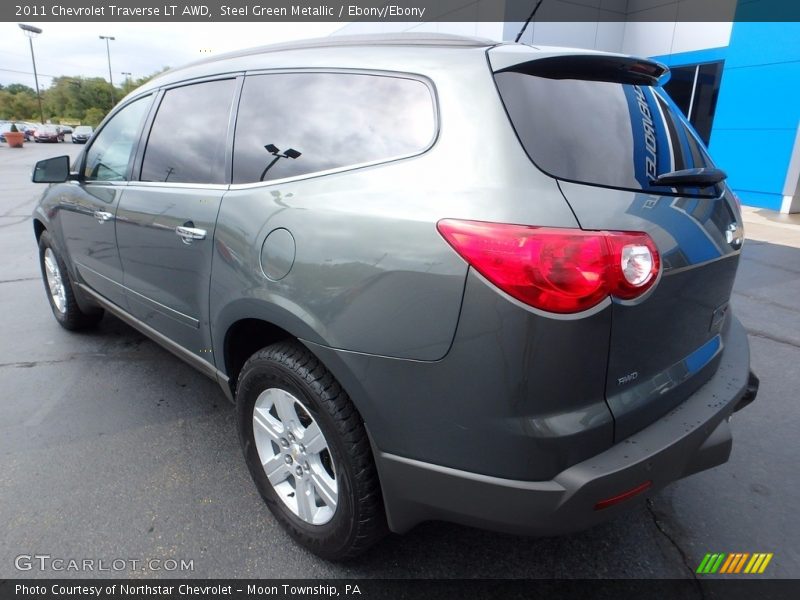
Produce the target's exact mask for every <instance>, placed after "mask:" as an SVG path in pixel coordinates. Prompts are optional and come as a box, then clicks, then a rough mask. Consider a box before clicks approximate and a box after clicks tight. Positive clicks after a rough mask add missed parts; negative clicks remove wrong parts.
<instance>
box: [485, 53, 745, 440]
mask: <svg viewBox="0 0 800 600" xmlns="http://www.w3.org/2000/svg"><path fill="white" fill-rule="evenodd" d="M615 61H616V65H615V64H614V63H615ZM545 62H546V63H547V64H546V65H544V68H543V67H542V66H540V65H538V64H537V61H530V62H525V63H522V64H516V65H512V66H510V67H508V66H506V67H504V68H503V69H501V70H499V71H497V72H496V73H495V79H496V82H497V85H498V89H499V91H500V94H501V97H502V99H503V102H504V104H505V107H506V110H507V112H508V114H509V117H510V119H511V121H512V123H513V125H514V127H515V130H516V132H517V135H518V136H519V138H520V141H521V143H522V145H523V146H524V148H525V150H526V152H527V153H528V155H529V157H530V158H531V160H532V161H533V162H534V163H535V164H536V165H537V166H538V167H539V168H540V169H541V170H542V171H544V172H546V173H547V174H549V175H551V176H553V177H555V178H557V179H558V181H559V186H560V188H561V191H562V193H563V194H564V197H565V198H566V200H567V201H568V202H569V205H570V207H571V208H572V210H573V212H574V213H575V216H576V217H577V219H578V221H579V223H580V226H581V228H583V229H589V230H616V231H644V232H646V233H648V234H649V235H650V237H651V238H652V239H653V240H654V241H655V243H656V246H657V247H658V250H659V254H660V257H661V261H662V272H661V274H660V280H659V281H658V282H657V284H656V285H655V286H654V288H653V289H652V290H651V291H650V292H648V294H646V295H645V296H644V297H642V298H639V299H636V300H634V301H630V302H624V301H619V300H615V301H614V302H613V303H612V307H611V311H612V319H611V323H612V325H611V342H610V349H609V357H608V371H607V372H608V375H607V382H606V399H607V402H608V405H609V408H610V409H611V411H612V413H613V415H614V418H615V439H616V440H621V439H624V438H626V437H628V436H629V435H631V434H632V433H634V432H635V431H638V430H639V429H642V428H643V427H645V426H647V425H648V424H649V423H651V422H652V421H653V420H655V419H656V418H658V417H660V416H662V415H664V414H665V413H667V412H668V411H669V410H671V409H672V408H674V407H675V406H676V405H678V404H679V403H680V402H682V401H683V400H685V399H686V397H687V396H688V395H689V394H691V393H692V392H693V391H695V390H696V389H697V388H698V387H699V386H700V385H702V384H703V383H704V382H705V381H707V380H708V379H709V377H710V376H711V375H712V374H713V372H714V371H715V370H716V367H717V364H718V362H719V356H720V353H721V351H722V349H723V346H724V339H725V337H724V330H725V327H726V324H727V321H728V319H727V312H728V301H729V299H730V294H731V289H732V286H733V281H734V277H735V275H736V268H737V264H738V259H739V253H740V248H741V244H742V239H743V238H742V231H743V230H742V225H741V218H740V214H739V210H738V207H737V205H736V202H735V200H734V198H733V196H732V194H731V192H730V191H729V190H728V188H727V187H726V186H725V185H724V184H718V185H712V186H710V187H705V188H698V187H693V186H689V185H686V186H683V187H665V186H658V185H655V184H653V183H652V180H653V179H654V178H655V177H657V176H658V175H661V174H664V173H667V172H674V171H679V170H684V169H692V168H703V167H705V168H709V167H713V164H712V163H711V159H710V158H709V156H708V154H707V152H706V150H705V148H704V147H703V145H702V142H700V141H699V138H698V137H697V136H696V134H695V133H694V131H693V130H692V128H691V125H689V124H688V122H687V121H686V120H685V118H684V117H683V116H682V115H681V114H680V110H679V109H677V108H676V107H675V105H674V104H673V103H672V101H671V100H670V99H669V97H668V96H667V95H666V93H665V92H664V91H663V90H662V89H661V88H659V87H657V86H654V85H652V84H653V83H655V82H654V79H655V77H654V76H653V77H650V78H649V79H651V80H650V81H648V77H645V76H643V75H642V74H643V73H645V72H646V71H647V70H648V69H651V70H652V73H651V74H654V75H657V74H658V73H657V71H656V70H655V69H656V67H657V65H655V64H654V63H650V62H649V61H635V60H630V59H623V58H620V59H613V58H612V59H608V60H607V61H606V63H607V64H605V65H600V68H596V67H597V65H598V63H597V57H596V56H589V57H580V56H571V57H565V59H564V60H562V62H561V63H559V59H558V57H555V58H550V59H548V60H547V61H545Z"/></svg>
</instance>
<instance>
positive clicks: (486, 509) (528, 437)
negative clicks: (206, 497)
mask: <svg viewBox="0 0 800 600" xmlns="http://www.w3.org/2000/svg"><path fill="white" fill-rule="evenodd" d="M666 74H667V69H666V68H665V67H664V66H662V65H660V64H658V63H655V62H652V61H649V60H644V59H637V58H631V57H627V56H620V55H611V54H604V53H594V52H587V51H583V50H564V49H546V48H533V47H530V46H525V45H520V44H496V43H493V42H488V41H486V40H480V39H472V38H460V37H447V36H419V35H418V36H414V35H410V36H409V35H406V36H395V37H383V38H363V37H356V38H340V39H336V38H333V39H331V40H320V41H310V42H304V43H296V44H289V45H282V46H272V47H265V48H260V49H256V50H250V51H243V52H238V53H234V54H229V55H225V56H221V57H216V58H211V59H208V60H205V61H202V62H199V63H195V64H191V65H189V66H187V67H184V68H181V69H177V70H173V71H170V72H167V73H165V74H163V75H160V76H159V77H157V78H155V79H153V80H152V81H150V82H149V83H147V84H145V85H144V86H142V87H141V88H139V89H138V90H136V91H134V92H133V93H131V94H130V95H129V96H128V97H127V98H125V99H124V100H123V101H122V102H121V103H120V104H119V106H117V107H116V108H115V109H114V110H113V111H112V113H111V114H110V115H109V116H108V117H107V118H106V120H105V121H104V122H103V124H102V125H101V126H100V127H99V129H98V130H97V133H96V134H95V135H94V136H93V137H92V139H91V140H90V141H89V144H88V146H87V147H86V148H85V150H84V151H83V152H82V153H81V155H80V156H79V158H78V159H77V161H76V162H75V164H74V166H73V167H72V169H70V165H69V159H68V158H67V157H59V158H53V159H50V160H46V161H42V162H40V163H39V164H38V165H37V166H36V169H35V172H34V180H35V181H39V182H46V183H51V184H53V185H51V186H50V187H48V188H47V190H46V191H45V193H44V195H43V197H42V199H41V201H40V203H39V205H38V206H37V208H36V210H35V213H34V216H33V218H34V221H33V223H34V230H35V233H36V238H37V240H38V243H39V248H40V257H41V264H42V273H43V276H44V280H45V286H46V289H47V294H48V298H49V299H50V303H51V305H52V309H53V313H54V315H55V317H56V319H57V320H58V321H59V322H60V323H61V324H62V325H63V326H65V327H67V328H68V329H79V328H82V327H86V326H89V325H92V324H94V323H95V322H97V321H98V320H99V319H100V318H101V316H102V314H103V311H108V312H110V313H112V314H114V315H116V316H118V317H120V318H121V319H123V320H124V321H126V322H128V323H129V324H131V325H132V326H134V327H136V328H138V329H139V330H141V331H142V332H144V333H145V334H146V335H148V336H150V337H151V338H153V339H154V340H155V341H157V342H159V343H161V344H162V345H164V346H165V347H166V348H168V349H169V350H171V351H172V352H174V353H175V354H177V355H178V356H180V357H182V358H183V359H185V360H186V361H188V362H189V363H191V364H192V365H194V366H195V367H197V368H198V369H199V370H200V371H202V372H204V373H205V374H207V375H209V376H210V377H212V378H214V379H216V380H218V381H219V383H220V385H221V386H222V389H223V390H224V391H225V393H226V394H227V395H228V396H229V398H230V399H231V400H233V401H235V404H236V410H237V414H238V423H239V436H240V439H241V444H242V448H243V451H244V455H245V459H246V461H247V465H248V467H249V469H250V471H251V473H252V476H253V479H254V481H255V484H256V486H257V487H258V489H259V491H260V493H261V494H262V496H263V497H264V499H265V500H266V502H267V503H268V505H269V507H270V509H271V510H272V512H273V513H274V515H275V517H276V518H277V519H278V520H279V521H280V522H281V523H282V524H283V525H284V526H285V527H286V528H287V530H288V531H289V532H290V533H291V535H292V536H293V537H294V538H295V539H296V540H298V541H299V542H300V543H302V544H303V545H305V546H306V547H308V548H309V549H311V550H312V551H314V552H316V553H318V554H320V555H322V556H324V557H329V558H344V557H349V556H353V555H355V554H357V553H358V552H360V551H363V550H364V549H365V548H367V547H368V546H369V545H370V544H372V543H373V542H374V541H376V540H377V539H379V537H380V536H381V535H382V534H383V533H384V531H385V530H386V529H387V526H388V529H390V530H391V531H395V532H405V531H407V530H409V529H410V528H411V527H413V526H414V525H415V524H417V523H419V522H421V521H424V520H427V519H444V520H449V521H454V522H458V523H465V524H469V525H475V526H480V527H486V528H490V529H495V530H502V531H508V532H515V533H529V534H554V533H560V532H566V531H570V530H576V529H579V528H585V527H588V526H591V525H593V524H595V523H598V522H600V521H602V520H604V519H607V518H609V517H611V516H613V515H615V514H618V513H619V512H620V511H623V510H625V508H626V507H627V506H628V505H630V504H632V503H633V502H634V500H633V499H634V497H637V498H639V499H641V498H642V497H645V496H647V495H648V494H652V493H654V492H656V491H657V490H659V489H661V488H662V487H663V486H665V485H667V484H668V483H670V482H671V481H674V480H676V479H678V478H680V477H684V476H686V475H689V474H691V473H694V472H697V471H700V470H702V469H707V468H709V467H712V466H715V465H718V464H720V463H723V462H725V461H726V460H727V458H728V455H729V453H730V449H731V433H730V428H729V423H728V421H729V417H730V416H731V413H732V412H733V411H735V410H737V409H739V408H741V407H742V406H744V405H745V404H747V403H748V402H749V401H751V400H752V399H753V398H754V397H755V394H756V390H757V383H758V381H757V379H756V378H755V377H754V376H752V375H751V374H750V369H749V360H750V359H749V350H748V343H747V338H746V335H745V331H744V329H743V328H742V325H741V324H740V323H739V321H737V319H736V318H735V317H734V315H733V314H732V312H731V310H730V308H729V304H728V302H729V299H730V295H731V288H732V286H733V281H734V276H735V274H736V268H737V265H738V262H739V255H740V251H741V246H742V241H743V229H742V224H741V216H740V211H739V208H738V204H737V201H736V199H735V197H734V196H733V194H732V192H731V191H730V189H729V188H728V187H727V186H726V184H725V181H724V177H725V174H724V173H723V172H722V171H720V170H718V169H717V168H715V167H714V165H713V164H712V162H711V159H710V158H709V156H708V154H707V152H706V150H705V148H704V146H703V144H702V142H700V141H699V140H698V137H697V135H696V133H695V132H694V131H693V129H692V128H691V126H690V125H689V124H688V123H687V121H686V119H685V118H684V117H683V116H682V115H681V114H680V112H679V110H678V109H676V107H675V105H674V104H673V103H672V101H671V100H670V99H669V97H668V96H667V95H666V94H665V93H664V91H663V90H662V88H661V87H660V83H662V82H663V80H664V77H665V76H666ZM198 122H200V123H204V124H205V125H204V127H203V128H202V129H200V128H197V127H196V126H195V124H196V123H198Z"/></svg>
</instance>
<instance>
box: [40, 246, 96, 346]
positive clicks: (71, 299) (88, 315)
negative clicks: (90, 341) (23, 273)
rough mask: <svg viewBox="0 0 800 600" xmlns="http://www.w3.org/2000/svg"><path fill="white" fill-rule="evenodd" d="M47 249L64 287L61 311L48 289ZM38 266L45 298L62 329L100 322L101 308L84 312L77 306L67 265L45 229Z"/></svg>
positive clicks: (90, 325)
mask: <svg viewBox="0 0 800 600" xmlns="http://www.w3.org/2000/svg"><path fill="white" fill-rule="evenodd" d="M48 249H49V250H50V251H51V252H52V254H53V257H54V258H55V260H56V263H57V264H58V269H59V271H60V274H61V285H62V287H63V289H64V299H65V303H64V310H63V311H62V310H59V308H58V306H56V303H55V301H54V300H53V294H52V293H51V290H50V284H49V283H48V281H47V272H46V267H45V253H46V252H47V250H48ZM39 266H40V267H41V269H42V281H43V282H44V290H45V292H46V293H47V300H48V302H50V308H51V309H52V311H53V316H54V317H55V318H56V321H58V323H59V325H61V326H62V327H63V328H64V329H69V330H70V331H78V330H81V329H87V328H89V327H93V326H95V325H97V323H99V322H100V319H102V318H103V309H102V308H95V309H93V310H91V311H89V312H84V311H83V310H81V308H80V307H79V306H78V303H77V301H76V300H75V292H73V290H72V281H70V278H69V271H67V266H66V265H65V264H64V259H62V258H61V255H60V254H59V253H58V250H57V249H56V248H55V246H53V241H52V239H51V238H50V234H49V233H47V231H44V232H42V235H41V236H40V237H39Z"/></svg>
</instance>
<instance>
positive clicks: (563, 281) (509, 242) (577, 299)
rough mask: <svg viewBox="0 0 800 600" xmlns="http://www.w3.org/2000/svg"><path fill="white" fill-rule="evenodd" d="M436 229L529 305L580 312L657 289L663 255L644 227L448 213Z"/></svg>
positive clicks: (495, 281)
mask: <svg viewBox="0 0 800 600" xmlns="http://www.w3.org/2000/svg"><path fill="white" fill-rule="evenodd" d="M437 228H438V229H439V233H441V235H442V236H443V237H444V238H445V239H446V240H447V241H448V243H449V244H450V245H451V246H453V248H454V249H455V251H456V252H458V253H459V254H460V255H461V256H462V257H463V258H464V259H465V260H466V261H467V262H468V263H469V264H470V265H471V266H472V267H473V268H475V270H476V271H478V272H479V273H480V274H481V275H483V276H484V277H486V279H488V280H489V281H491V282H492V283H493V284H494V285H496V286H497V287H498V288H500V289H501V290H503V291H504V292H506V293H507V294H509V295H510V296H512V297H513V298H516V299H517V300H519V301H521V302H524V303H525V304H528V305H530V306H533V307H536V308H539V309H542V310H545V311H549V312H554V313H562V314H564V313H576V312H581V311H584V310H587V309H589V308H592V307H593V306H596V305H597V304H599V303H600V302H601V301H603V300H604V299H606V298H608V297H609V296H614V297H616V298H621V299H623V300H630V299H633V298H636V297H638V296H641V295H642V294H643V293H644V292H645V291H646V290H647V289H649V288H650V287H652V285H653V284H654V283H655V280H656V278H657V276H658V271H659V266H660V261H659V256H658V250H657V249H656V246H655V244H654V243H653V241H652V240H651V239H650V236H648V235H647V234H646V233H639V232H622V231H585V230H582V229H566V228H565V229H561V228H553V227H529V226H526V225H507V224H503V223H485V222H482V221H459V220H455V219H443V220H441V221H439V223H437Z"/></svg>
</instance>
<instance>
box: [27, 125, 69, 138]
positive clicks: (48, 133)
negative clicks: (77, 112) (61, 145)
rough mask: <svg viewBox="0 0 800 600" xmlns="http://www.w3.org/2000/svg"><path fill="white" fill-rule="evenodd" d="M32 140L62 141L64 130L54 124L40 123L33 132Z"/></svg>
mask: <svg viewBox="0 0 800 600" xmlns="http://www.w3.org/2000/svg"><path fill="white" fill-rule="evenodd" d="M33 141H34V142H63V141H64V132H62V131H61V129H60V128H59V127H56V126H55V125H42V126H41V127H39V128H38V129H36V132H35V133H34V134H33Z"/></svg>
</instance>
